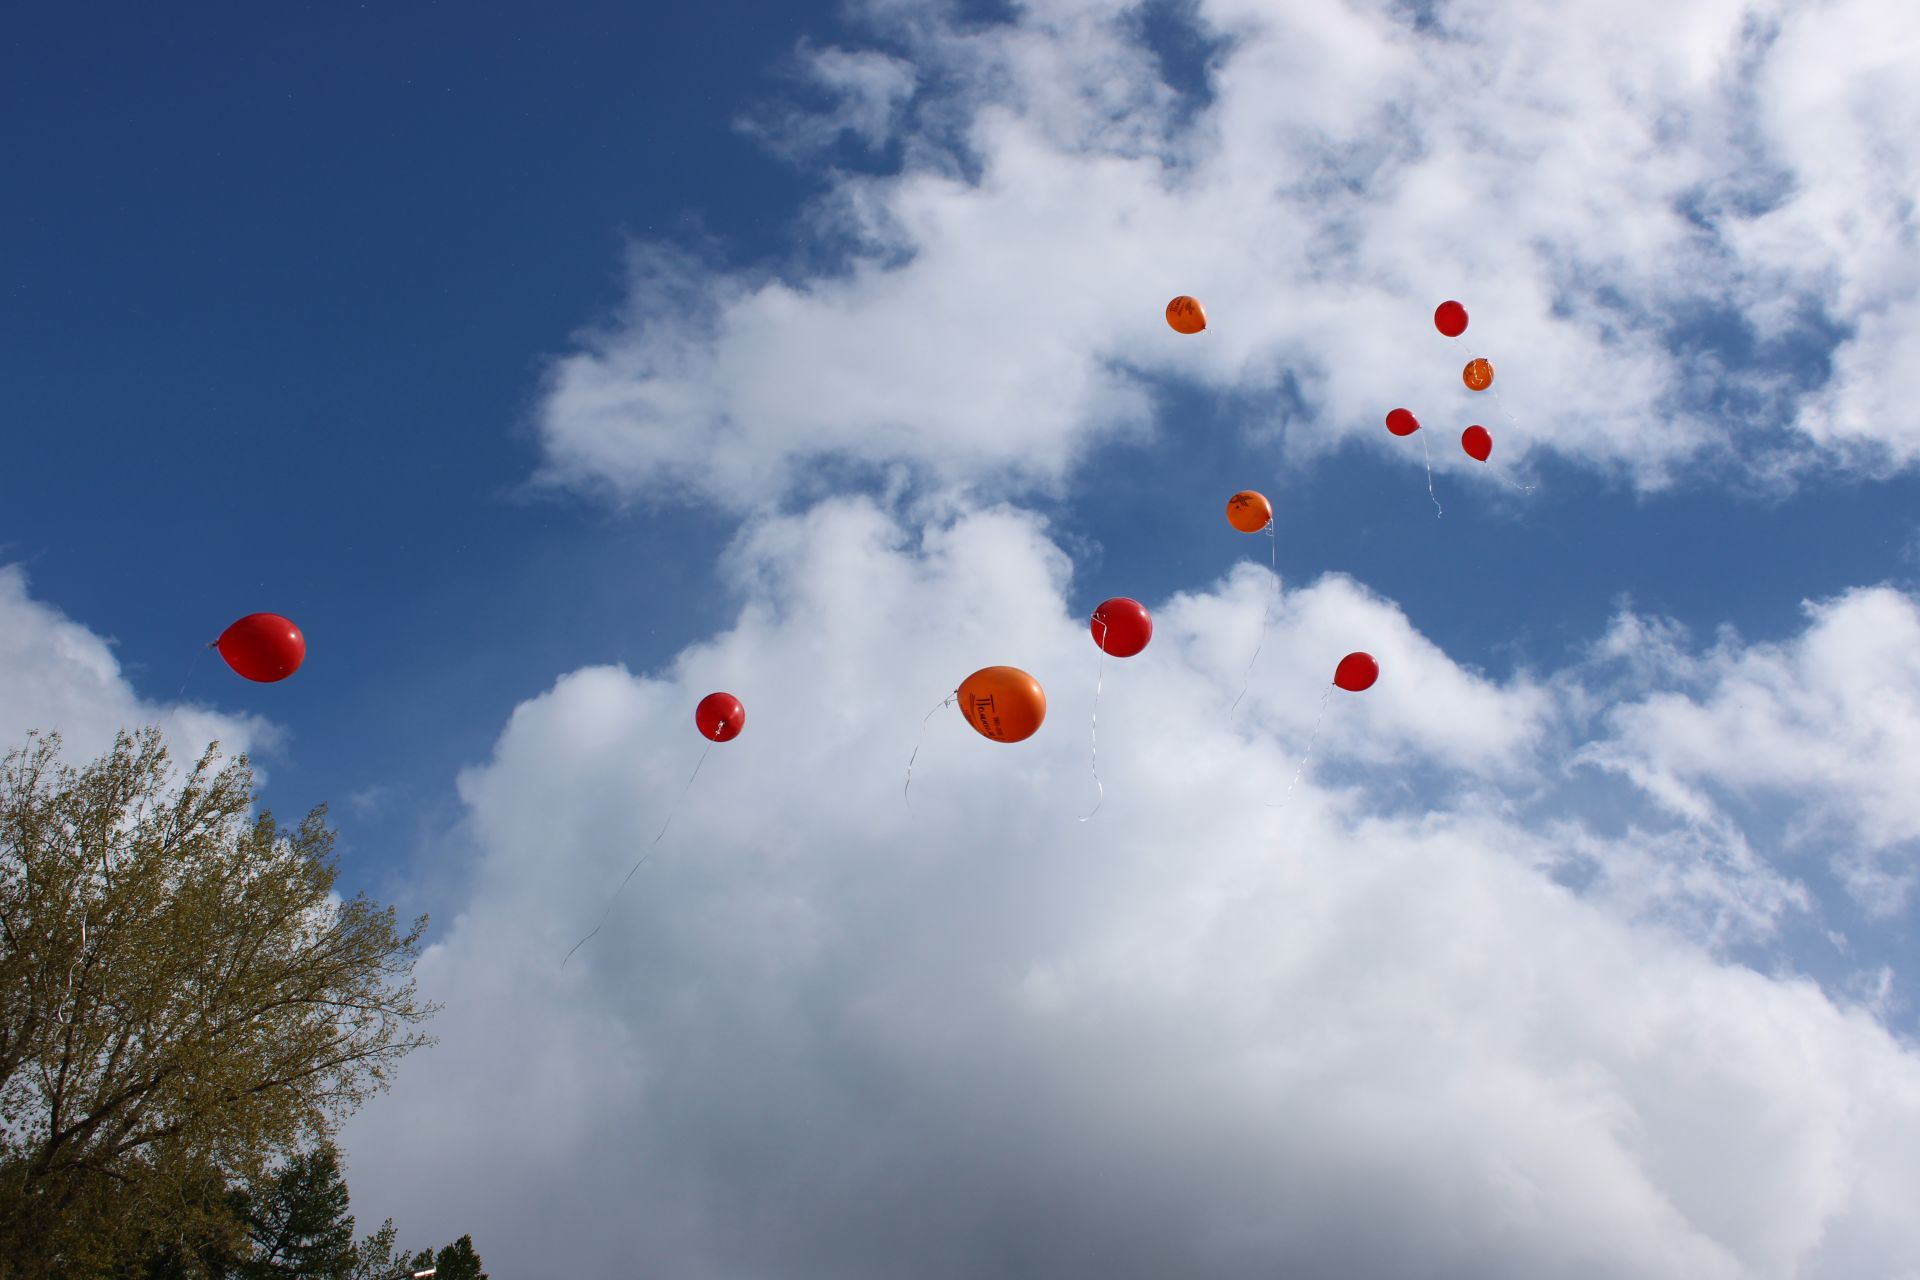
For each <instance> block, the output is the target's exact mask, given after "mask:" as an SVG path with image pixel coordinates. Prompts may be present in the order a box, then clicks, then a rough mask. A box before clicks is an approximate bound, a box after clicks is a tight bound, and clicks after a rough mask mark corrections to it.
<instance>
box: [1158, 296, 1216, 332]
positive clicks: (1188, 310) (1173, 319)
mask: <svg viewBox="0 0 1920 1280" xmlns="http://www.w3.org/2000/svg"><path fill="white" fill-rule="evenodd" d="M1167 324H1168V325H1169V326H1171V327H1172V329H1173V331H1174V332H1175V333H1199V332H1200V331H1201V330H1202V329H1205V328H1206V327H1207V309H1206V308H1205V307H1203V306H1201V305H1200V299H1198V298H1189V297H1188V296H1187V295H1186V294H1184V293H1183V294H1181V295H1180V296H1179V297H1177V298H1175V299H1174V300H1173V301H1172V302H1169V303H1168V304H1167Z"/></svg>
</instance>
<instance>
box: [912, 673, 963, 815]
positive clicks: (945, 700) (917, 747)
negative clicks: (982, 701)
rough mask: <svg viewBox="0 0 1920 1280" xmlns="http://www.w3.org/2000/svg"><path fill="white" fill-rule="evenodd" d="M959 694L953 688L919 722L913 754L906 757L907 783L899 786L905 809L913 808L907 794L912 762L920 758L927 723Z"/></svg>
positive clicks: (925, 737) (925, 738) (950, 704)
mask: <svg viewBox="0 0 1920 1280" xmlns="http://www.w3.org/2000/svg"><path fill="white" fill-rule="evenodd" d="M959 696H960V691H959V690H958V689H955V690H954V691H953V692H952V693H950V694H948V695H947V696H946V697H945V698H943V699H941V701H940V704H939V706H936V707H934V709H933V710H932V711H929V712H927V718H926V719H925V720H922V721H921V722H920V739H919V741H918V742H915V743H914V744H913V754H912V755H910V756H908V757H907V785H906V786H904V787H901V788H900V798H901V799H902V800H905V801H906V802H907V809H908V810H909V811H911V810H912V809H913V797H912V796H911V795H909V794H908V793H909V792H911V791H912V790H913V762H914V761H915V760H918V759H919V758H920V746H921V744H922V743H924V742H925V741H926V740H927V724H928V722H929V721H931V720H932V719H933V717H934V716H935V714H937V713H938V712H939V710H940V707H950V706H952V705H953V700H954V699H955V698H958V697H959Z"/></svg>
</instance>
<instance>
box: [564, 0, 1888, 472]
mask: <svg viewBox="0 0 1920 1280" xmlns="http://www.w3.org/2000/svg"><path fill="white" fill-rule="evenodd" d="M862 12H863V13H864V14H865V15H866V18H867V20H868V21H869V22H870V23H871V24H872V25H873V27H874V29H875V31H876V33H877V36H878V37H879V38H880V39H881V40H882V41H883V42H884V43H886V44H887V45H888V46H889V47H890V48H891V49H893V50H894V51H895V52H891V53H884V54H883V53H879V52H876V51H873V50H848V49H837V48H829V49H818V50H812V49H810V50H805V51H803V59H804V61H805V63H806V65H808V66H810V68H811V73H812V76H813V78H814V80H815V81H816V83H817V85H818V86H823V87H826V88H829V89H837V90H839V91H840V94H841V96H840V97H839V99H838V100H837V102H836V103H834V104H833V105H830V106H828V107H825V108H823V109H821V110H819V111H817V112H816V111H796V112H794V113H793V114H791V115H789V116H787V117H784V118H783V117H781V116H779V114H778V113H777V112H770V113H763V116H762V117H760V118H759V123H757V124H756V126H755V128H756V129H757V130H759V131H760V132H762V133H764V134H767V135H769V136H777V137H778V138H779V139H780V140H781V143H780V145H781V146H782V147H784V148H786V149H787V152H788V154H794V151H793V149H794V148H796V147H799V148H802V150H804V148H805V146H806V145H808V144H809V143H811V144H813V145H815V146H825V145H826V144H828V143H830V142H831V140H832V139H833V138H836V137H839V136H841V135H842V134H843V133H851V134H852V135H855V136H857V137H859V138H860V139H861V140H862V141H863V142H864V143H865V144H866V145H868V146H869V147H874V148H878V147H879V146H880V145H881V144H882V142H883V141H885V140H888V139H891V140H892V141H896V142H898V143H899V144H900V148H901V154H902V155H903V156H904V168H903V169H902V171H900V172H899V173H896V174H888V175H884V176H875V175H872V174H866V173H860V172H854V171H848V170H842V169H836V168H835V167H834V165H833V163H832V160H831V158H830V154H829V153H828V152H825V151H817V152H815V153H813V154H812V155H811V157H810V161H811V167H812V168H813V169H814V170H815V171H817V172H820V173H821V174H822V175H823V178H824V181H825V190H824V191H823V193H822V196H821V199H820V202H819V206H818V208H817V209H816V211H815V218H814V220H813V222H812V224H811V225H812V233H811V239H809V240H808V242H807V243H806V244H805V245H804V246H803V252H802V253H801V255H800V257H799V258H798V259H797V264H796V266H795V268H794V270H793V272H792V273H791V274H790V275H788V276H785V277H775V276H771V275H766V274H764V273H761V274H754V273H741V272H733V271H729V270H725V269H718V268H712V267H709V266H706V265H704V264H700V263H697V262H694V261H691V260H687V259H683V258H678V257H676V256H674V255H673V254H672V253H671V252H670V251H667V250H664V249H661V248H658V247H652V248H647V249H643V250H639V251H637V252H636V257H635V263H636V266H635V272H634V283H633V289H632V297H631V299H630V302H629V307H628V310H627V312H626V314H625V315H624V316H622V317H620V318H618V319H617V320H615V321H614V322H612V323H610V324H608V325H606V326H604V327H603V328H602V329H601V330H600V331H598V332H596V333H595V334H593V335H591V336H589V337H587V338H586V339H585V340H584V341H583V344H582V349H581V350H580V351H578V352H577V353H575V354H573V355H570V356H568V357H566V358H564V359H562V360H560V361H558V362H557V363H556V365H555V366H554V369H553V375H552V383H551V388H550V395H549V397H548V399H547V401H546V403H545V405H544V407H543V409H542V411H541V414H540V429H541V435H542V439H543V442H544V445H545V449H546V468H545V475H546V476H547V478H548V479H549V480H550V481H553V482H557V483H570V484H578V485H605V486H610V487H612V488H613V489H614V490H616V491H619V492H623V493H639V492H644V493H662V492H669V491H691V492H695V493H698V494H700V495H701V496H702V497H704V498H706V499H708V500H713V501H718V502H721V503H723V504H726V505H728V506H731V507H734V508H737V509H745V508H747V507H750V506H753V505H755V504H757V503H760V502H761V501H763V500H764V499H765V497H766V496H767V495H768V494H770V493H779V492H782V491H785V490H788V489H789V488H791V487H793V486H795V485H796V484H801V483H802V482H803V481H804V479H805V478H806V476H807V475H808V474H809V472H810V471H811V469H812V468H814V467H816V466H818V465H820V464H823V463H825V464H845V463H848V462H851V463H854V464H858V465H863V466H878V467H885V466H890V465H897V464H905V465H908V466H910V467H913V468H916V469H917V470H918V471H919V472H920V473H921V474H922V475H923V476H924V477H925V478H927V479H929V480H931V481H932V482H934V483H935V484H939V485H974V484H977V485H982V486H986V485H1004V484H1006V483H1008V482H1009V481H1011V482H1014V483H1016V484H1034V485H1040V486H1043V487H1044V486H1049V485H1054V484H1057V483H1058V482H1059V481H1060V480H1061V479H1062V478H1063V477H1064V476H1065V475H1066V474H1067V473H1068V472H1069V470H1070V469H1071V468H1072V467H1073V465H1074V464H1075V462H1076V460H1077V459H1079V458H1080V457H1082V456H1083V455H1084V454H1085V453H1086V451H1087V450H1088V449H1089V448H1090V447H1091V446H1092V445H1093V444H1095V443H1097V442H1100V441H1104V440H1109V439H1114V438H1123V437H1128V436H1137V435H1139V434H1140V433H1143V432H1145V431H1148V430H1150V429H1151V422H1152V417H1151V404H1152V385H1153V380H1154V379H1159V378H1180V379H1193V380H1197V381H1199V382H1201V383H1203V384H1205V385H1207V386H1209V387H1211V388H1213V389H1216V390H1220V389H1233V390H1236V391H1239V392H1244V393H1247V394H1248V395H1249V396H1250V397H1251V398H1252V399H1253V400H1254V401H1255V402H1258V400H1260V399H1262V398H1267V399H1271V398H1273V397H1274V393H1275V392H1276V391H1277V390H1278V388H1279V387H1280V386H1281V384H1282V382H1283V380H1285V379H1287V378H1292V379H1293V380H1295V382H1296V383H1297V386H1298V388H1299V390H1300V391H1301V393H1302V394H1303V395H1304V396H1305V397H1306V401H1307V404H1308V409H1309V413H1310V416H1311V417H1312V418H1313V419H1314V421H1313V429H1312V430H1311V431H1298V432H1292V433H1290V434H1289V436H1288V439H1287V448H1288V449H1289V450H1290V451H1291V453H1292V454H1293V455H1294V457H1295V458H1296V459H1304V458H1307V457H1310V456H1312V455H1314V454H1316V453H1318V452H1320V451H1323V450H1327V449H1332V448H1335V447H1338V446H1339V445H1340V444H1341V443H1342V442H1343V441H1344V440H1345V439H1346V438H1348V437H1350V436H1353V435H1356V434H1357V435H1359V436H1360V437H1361V438H1363V439H1366V440H1368V441H1371V442H1372V443H1373V444H1375V445H1376V446H1377V447H1380V448H1389V447H1392V444H1393V442H1392V441H1390V439H1389V438H1388V437H1387V436H1386V434H1385V432H1384V430H1383V429H1382V428H1381V426H1380V421H1381V417H1382V415H1383V414H1384V413H1385V411H1386V410H1387V409H1388V408H1391V407H1393V406H1394V405H1396V404H1407V405H1410V406H1412V407H1414V408H1415V409H1416V411H1419V412H1424V413H1426V414H1427V416H1428V418H1429V420H1430V421H1433V422H1435V423H1436V424H1437V423H1441V422H1449V421H1452V420H1455V419H1460V420H1465V419H1467V418H1469V416H1470V415H1471V416H1477V417H1480V418H1482V419H1483V420H1488V419H1491V421H1490V423H1489V425H1491V426H1493V428H1494V430H1495V433H1496V435H1497V436H1498V437H1499V441H1498V447H1499V450H1500V455H1501V457H1502V458H1503V459H1506V460H1508V461H1509V462H1518V463H1521V464H1524V461H1525V459H1526V458H1527V457H1528V455H1530V454H1531V453H1533V452H1534V451H1535V450H1543V451H1550V452H1553V453H1556V454H1559V455H1561V456H1563V457H1566V458H1569V459H1573V460H1576V461H1578V462H1580V463H1582V464H1584V465H1588V466H1592V467H1597V468H1600V469H1602V470H1605V471H1608V472H1612V473H1616V474H1620V475H1623V476H1627V477H1630V478H1631V479H1632V480H1633V481H1634V482H1635V483H1636V484H1639V485H1641V486H1645V487H1658V486H1660V485H1663V484H1666V483H1669V482H1670V481H1671V480H1672V479H1673V478H1674V477H1675V476H1676V475H1677V474H1680V473H1682V472H1686V471H1688V470H1689V469H1690V468H1693V467H1695V466H1696V464H1699V463H1701V462H1703V461H1710V462H1712V463H1713V464H1714V465H1715V466H1716V467H1719V468H1721V469H1723V470H1725V469H1727V468H1729V467H1730V468H1731V473H1732V474H1733V475H1734V476H1736V477H1740V476H1744V477H1745V482H1748V483H1755V482H1769V483H1777V482H1790V481H1791V478H1792V476H1793V475H1794V474H1795V473H1796V472H1797V471H1798V470H1799V469H1801V468H1804V467H1807V466H1823V465H1835V466H1864V467H1867V468H1869V469H1871V470H1874V471H1882V470H1885V469H1887V468H1889V467H1895V466H1905V465H1908V464H1910V463H1911V462H1913V461H1914V459H1915V458H1916V457H1920V419H1917V418H1916V417H1915V415H1914V413H1913V411H1912V409H1911V405H1912V404H1914V403H1916V402H1920V396H1916V395H1914V394H1911V391H1910V387H1909V384H1910V381H1911V377H1912V374H1911V368H1912V367H1920V365H1916V362H1915V361H1914V360H1912V359H1908V358H1906V356H1907V355H1908V354H1910V353H1911V352H1912V350H1913V347H1914V343H1915V342H1916V341H1917V340H1920V339H1916V337H1915V335H1916V334H1920V273H1917V272H1916V269H1915V267H1914V265H1913V254H1912V251H1911V246H1912V241H1913V236H1914V229H1915V228H1914V221H1913V218H1914V215H1913V212H1912V207H1913V204H1914V200H1913V195H1914V193H1913V190H1912V185H1911V175H1912V174H1913V173H1914V172H1916V171H1917V170H1920V155H1916V153H1915V146H1916V145H1920V144H1916V143H1915V141H1914V140H1915V139H1916V138H1920V128H1916V127H1913V126H1914V125H1915V123H1916V120H1920V87H1917V86H1916V84H1915V83H1910V82H1912V81H1913V80H1914V78H1913V77H1911V76H1902V75H1901V74H1900V73H1901V71H1902V70H1903V69H1904V67H1905V66H1906V65H1907V63H1909V62H1911V61H1912V56H1911V54H1912V51H1913V50H1914V48H1915V47H1916V41H1920V11H1909V10H1908V9H1899V10H1898V11H1895V10H1892V9H1889V8H1888V7H1887V6H1885V5H1881V4H1876V3H1872V2H1871V0H1858V2H1856V3H1842V4H1833V5H1824V6H1820V7H1818V8H1806V7H1804V6H1800V7H1795V6H1784V5H1776V4H1761V5H1758V6H1756V5H1753V4H1749V3H1744V2H1741V3H1736V2H1735V0H1712V2H1709V3H1701V4H1695V5H1691V6H1689V7H1688V8H1687V9H1686V10H1685V11H1684V13H1676V12H1675V11H1674V10H1673V9H1672V6H1670V5H1665V4H1659V3H1656V2H1655V0H1631V2H1630V3H1627V4H1626V5H1625V6H1624V7H1623V6H1621V5H1612V6H1608V7H1605V8H1598V7H1591V6H1589V7H1585V8H1582V7H1577V6H1576V7H1572V8H1563V9H1545V8H1540V7H1538V6H1525V5H1512V4H1504V3H1500V4H1496V3H1491V2H1489V3H1484V4H1452V5H1446V6H1442V7H1438V8H1436V9H1435V10H1434V11H1433V15H1432V27H1431V29H1428V30H1418V29H1416V26H1415V25H1414V24H1413V23H1412V21H1411V14H1412V12H1413V11H1412V10H1410V9H1409V8H1407V7H1406V6H1402V5H1384V4H1381V5H1342V4H1337V3H1333V2H1332V0H1319V2H1318V3H1310V4H1295V5H1286V6H1274V5H1271V4H1267V3H1264V2H1262V3H1246V2H1240V0H1212V2H1209V3H1201V4H1199V5H1197V6H1195V7H1194V9H1193V10H1192V13H1193V15H1194V16H1195V17H1196V18H1197V21H1198V23H1199V27H1200V30H1201V31H1202V32H1203V33H1205V34H1209V35H1212V36H1214V37H1216V38H1218V39H1220V40H1222V41H1223V42H1224V44H1223V46H1222V48H1221V50H1220V52H1219V53H1218V55H1217V59H1216V67H1217V71H1216V74H1215V75H1214V77H1213V79H1212V82H1211V84H1212V90H1213V94H1214V96H1213V98H1212V100H1211V102H1210V103H1208V104H1207V105H1206V107H1205V109H1204V110H1201V111H1199V112H1198V113H1197V114H1194V115H1192V116H1191V118H1190V119H1188V118H1187V117H1186V116H1184V115H1183V114H1182V112H1181V110H1180V109H1179V107H1180V101H1179V96H1178V95H1177V94H1176V93H1175V91H1174V90H1173V89H1171V88H1169V87H1168V85H1167V84H1166V83H1164V82H1163V80H1162V78H1161V73H1160V70H1159V67H1158V64H1157V63H1156V60H1155V57H1154V55H1153V52H1152V51H1151V50H1150V49H1148V48H1147V47H1145V46H1144V45H1143V43H1142V42H1141V38H1140V35H1139V30H1140V28H1139V25H1138V23H1137V22H1136V21H1135V20H1134V19H1135V16H1136V11H1135V10H1134V9H1133V8H1131V7H1129V6H1125V5H1120V4H1117V3H1099V4H1095V3H1068V2H1067V0H1053V2H1051V3H1033V4H1028V5H1023V6H1021V7H1020V8H1019V9H1018V11H1017V14H1016V17H1015V19H1014V20H1013V21H1012V22H1009V23H1004V24H998V25H988V26H984V27H982V26H978V25H966V24H962V23H960V22H959V21H958V20H957V19H954V18H952V17H950V16H946V17H943V16H941V15H943V14H945V13H946V12H947V11H946V9H945V8H944V7H941V6H933V5H923V4H913V3H888V4H879V3H874V4H869V5H867V6H865V7H864V8H863V10H862ZM849 253H850V256H846V255H848V254H849ZM822 256H824V257H825V258H827V259H830V260H838V259H842V258H844V261H838V262H837V265H836V266H834V267H833V268H831V269H822V268H817V267H810V266H806V265H801V264H805V263H809V262H817V261H818V260H819V259H820V258H821V257H822ZM1182 292H1187V293H1193V294H1195V295H1197V296H1199V297H1201V298H1202V299H1203V300H1204V301H1205V302H1206V303H1207V305H1208V307H1209V310H1210V312H1211V314H1212V317H1213V321H1214V329H1213V331H1212V333H1211V335H1210V336H1207V337H1203V338H1197V339H1193V338H1181V337H1179V336H1177V335H1174V334H1172V333H1171V332H1170V331H1168V330H1167V329H1166V327H1165V326H1164V324H1163V323H1162V322H1161V319H1160V309H1161V307H1162V306H1163V304H1164V303H1165V301H1166V300H1167V299H1168V298H1169V297H1171V296H1173V295H1174V294H1176V293H1182ZM1448 296H1458V297H1462V298H1464V299H1465V300H1466V301H1467V302H1468V304H1469V307H1470V309H1471V311H1472V313H1473V317H1474V319H1473V324H1472V327H1471V328H1470V329H1469V331H1468V335H1467V342H1468V343H1469V344H1470V345H1472V346H1474V347H1475V348H1476V349H1479V350H1482V351H1484V352H1485V353H1486V354H1489V355H1491V356H1492V357H1493V358H1494V360H1495V362H1496V364H1497V366H1498V368H1499V370H1500V378H1499V381H1498V383H1497V384H1496V390H1497V391H1499V392H1501V393H1502V395H1501V399H1500V401H1499V404H1498V405H1494V404H1489V403H1483V402H1481V401H1478V400H1475V399H1474V398H1473V397H1471V396H1470V394H1469V393H1467V392H1466V391H1464V389H1462V388H1461V387H1460V386H1459V383H1458V370H1459V367H1460V364H1461V361H1462V352H1460V351H1459V350H1457V349H1456V348H1455V347H1454V346H1453V345H1452V344H1450V343H1448V342H1446V341H1445V340H1444V339H1441V338H1440V337H1438V336H1437V335H1436V334H1435V333H1434V332H1433V330H1432V327H1431V325H1430V323H1429V321H1428V317H1429V315H1430V313H1431V311H1432V308H1433V306H1434V304H1435V303H1436V302H1437V301H1438V300H1440V299H1441V298H1444V297H1448ZM1743 329H1744V330H1745V332H1744V333H1742V332H1741V330H1743ZM1723 331H1724V332H1723ZM1829 335H1837V336H1836V337H1830V336H1829ZM1830 342H1838V346H1837V348H1835V349H1834V350H1833V351H1832V353H1831V377H1824V375H1822V374H1821V373H1820V372H1819V369H1820V368H1821V367H1823V362H1825V361H1826V359H1827V355H1828V352H1827V346H1828V344H1829V343H1830ZM1823 378H1824V380H1823ZM1903 388H1907V390H1903ZM1509 414H1510V415H1512V418H1513V420H1512V421H1511V422H1509V421H1508V418H1507V415H1509ZM1278 416H1279V415H1278V413H1277V412H1276V414H1275V415H1274V419H1275V420H1267V421H1261V420H1258V419H1256V420H1252V421H1250V422H1249V423H1248V427H1249V429H1253V430H1265V429H1271V428H1272V427H1274V426H1275V425H1277V421H1276V420H1277V418H1278ZM1442 452H1443V454H1444V455H1445V456H1444V457H1443V459H1442V464H1443V465H1446V466H1461V465H1466V464H1465V463H1464V461H1463V460H1462V459H1460V458H1458V457H1456V456H1454V455H1453V453H1452V451H1442Z"/></svg>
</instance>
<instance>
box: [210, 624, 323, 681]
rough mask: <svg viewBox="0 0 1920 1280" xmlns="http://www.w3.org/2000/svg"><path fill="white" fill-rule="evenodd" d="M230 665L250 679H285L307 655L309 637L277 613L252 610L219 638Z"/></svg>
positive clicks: (221, 654)
mask: <svg viewBox="0 0 1920 1280" xmlns="http://www.w3.org/2000/svg"><path fill="white" fill-rule="evenodd" d="M215 643H217V644H218V645H219V646H220V656H221V657H223V658H225V659H226V660H227V665H228V666H230V667H232V668H233V669H234V670H235V671H237V672H239V673H240V674H241V675H243V676H245V677H246V678H247V679H249V680H257V681H259V682H260V683H261V684H271V683H273V682H274V681H275V680H285V679H286V678H287V677H288V676H290V675H292V674H293V673H294V672H296V671H298V670H299V669H300V664H301V663H302V662H305V661H306V658H307V638H306V637H305V636H303V635H301V634H300V628H298V627H296V626H294V625H293V624H292V623H291V622H289V621H287V620H286V619H285V618H283V617H281V616H280V615H279V614H277V613H250V614H248V615H247V616H246V617H244V618H242V619H240V621H238V622H236V623H234V624H233V625H232V626H230V627H228V628H227V629H226V630H225V631H222V632H221V633H220V639H219V640H218V641H216V642H215Z"/></svg>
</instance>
